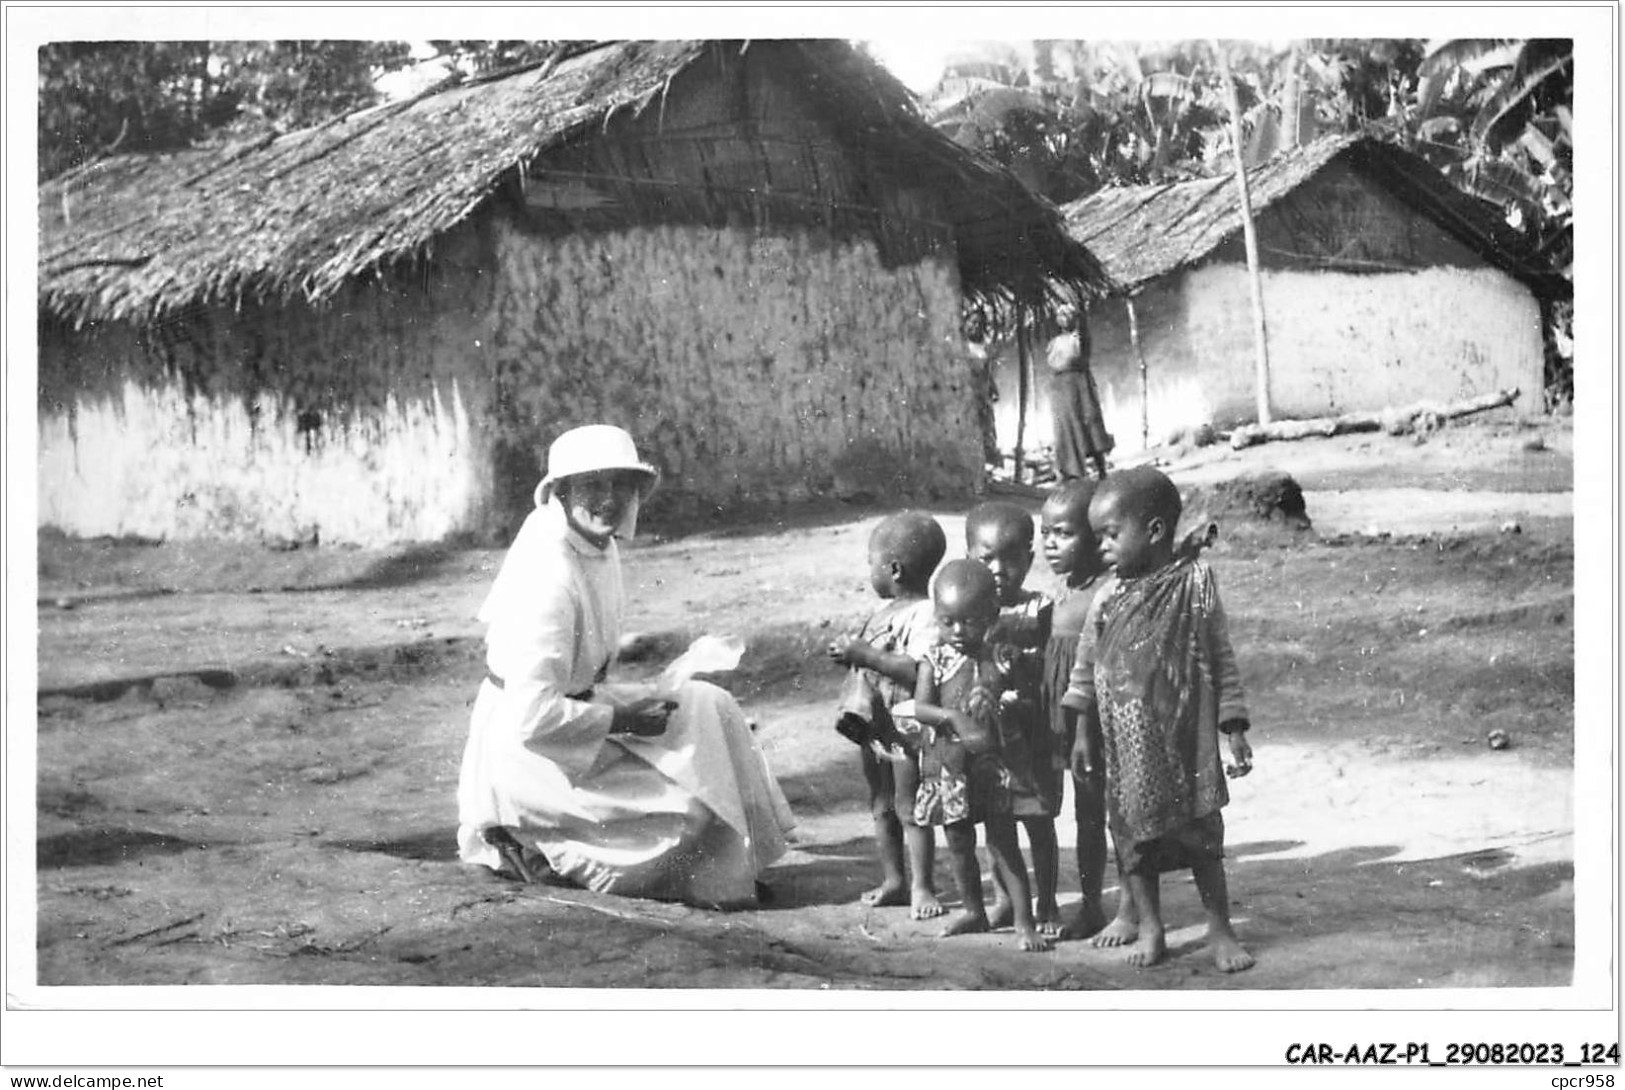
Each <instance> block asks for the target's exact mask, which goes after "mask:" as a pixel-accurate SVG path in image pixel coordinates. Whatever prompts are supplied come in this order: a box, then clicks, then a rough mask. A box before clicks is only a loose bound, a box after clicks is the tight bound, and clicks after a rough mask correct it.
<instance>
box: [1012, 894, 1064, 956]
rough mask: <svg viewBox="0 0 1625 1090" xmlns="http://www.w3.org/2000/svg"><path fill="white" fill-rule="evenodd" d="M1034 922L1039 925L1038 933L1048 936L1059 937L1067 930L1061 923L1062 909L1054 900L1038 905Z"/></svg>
mask: <svg viewBox="0 0 1625 1090" xmlns="http://www.w3.org/2000/svg"><path fill="white" fill-rule="evenodd" d="M1033 923H1034V924H1035V925H1036V926H1037V928H1038V933H1039V934H1040V935H1043V936H1045V937H1046V938H1051V939H1054V938H1059V937H1060V936H1061V935H1062V934H1063V933H1065V931H1066V928H1065V927H1063V926H1062V925H1061V910H1060V908H1059V907H1058V906H1057V905H1056V904H1055V902H1054V901H1051V902H1050V903H1049V904H1040V905H1039V906H1038V908H1037V910H1036V911H1035V912H1034V913H1033ZM1022 949H1026V947H1022Z"/></svg>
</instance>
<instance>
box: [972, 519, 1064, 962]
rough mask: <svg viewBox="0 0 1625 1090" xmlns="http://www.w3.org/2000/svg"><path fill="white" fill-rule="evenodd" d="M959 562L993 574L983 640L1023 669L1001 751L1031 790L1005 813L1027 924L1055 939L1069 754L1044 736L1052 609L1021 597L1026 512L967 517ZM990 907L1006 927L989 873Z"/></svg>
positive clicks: (1037, 595)
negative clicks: (1027, 902)
mask: <svg viewBox="0 0 1625 1090" xmlns="http://www.w3.org/2000/svg"><path fill="white" fill-rule="evenodd" d="M965 555H966V556H968V557H970V558H971V559H972V560H980V561H981V562H982V563H983V564H985V565H987V569H988V571H990V572H992V573H993V581H994V583H995V585H996V586H997V587H998V592H999V620H998V623H997V624H996V625H995V626H994V628H993V631H992V632H990V633H989V634H988V640H989V642H991V643H994V644H1003V645H1007V646H1009V647H1011V648H1013V649H1014V650H1015V651H1016V652H1017V653H1018V655H1017V657H1018V658H1019V659H1021V660H1023V661H1022V663H1021V665H1022V667H1023V669H1021V670H1019V671H1017V672H1016V673H1015V674H1014V675H1013V676H1014V678H1015V680H1016V681H1017V682H1018V683H1019V687H1018V691H1017V698H1016V700H1015V701H1014V702H1012V704H1011V705H1010V707H1009V709H1008V711H1007V714H1008V717H1009V719H1010V721H1011V722H1012V723H1013V724H1014V725H1015V726H1017V727H1018V728H1019V729H1018V730H1016V731H1015V732H1014V734H1013V736H1012V737H1011V738H1010V739H1009V740H1008V743H1007V744H1006V746H1005V748H1004V757H1005V760H1006V761H1007V762H1010V763H1012V764H1017V765H1020V766H1021V767H1022V768H1023V769H1024V771H1025V776H1024V782H1026V783H1030V784H1031V785H1032V786H1033V788H1034V790H1033V791H1032V792H1031V793H1029V794H1026V795H1024V796H1018V797H1015V798H1013V799H1012V800H1011V812H1012V814H1013V815H1014V816H1015V818H1016V820H1017V821H1018V822H1019V823H1020V825H1021V828H1022V829H1023V830H1024V831H1025V832H1026V834H1027V846H1028V847H1029V848H1031V849H1032V855H1033V890H1034V893H1035V894H1036V902H1037V903H1036V906H1035V908H1034V912H1033V916H1034V919H1035V921H1036V922H1037V926H1038V930H1039V931H1040V932H1042V933H1043V934H1046V935H1051V936H1053V935H1059V934H1060V933H1061V912H1060V908H1059V906H1058V905H1057V902H1056V897H1055V891H1056V885H1057V883H1058V881H1059V879H1060V852H1059V850H1058V849H1057V846H1056V838H1055V818H1056V815H1058V814H1059V813H1060V812H1061V795H1062V791H1063V790H1064V785H1065V782H1066V768H1067V759H1068V757H1069V755H1070V752H1071V751H1070V747H1064V746H1063V745H1062V741H1063V739H1062V738H1061V736H1060V735H1058V734H1055V733H1053V732H1052V731H1051V730H1050V725H1049V721H1048V716H1046V715H1045V711H1044V705H1043V702H1042V697H1041V689H1042V685H1041V682H1042V664H1043V654H1044V647H1045V643H1046V641H1047V640H1048V638H1049V630H1050V614H1051V610H1052V607H1053V603H1052V602H1051V601H1050V598H1049V596H1048V595H1046V594H1043V593H1041V592H1039V591H1036V590H1027V589H1026V588H1025V586H1024V584H1025V583H1026V581H1027V573H1028V572H1029V571H1031V570H1032V566H1033V519H1032V516H1031V515H1029V514H1028V513H1027V511H1026V509H1025V508H1023V507H1021V506H1019V505H1018V504H1014V503H1010V502H1009V501H1007V500H990V501H988V502H987V503H982V504H978V505H977V506H976V507H974V508H972V509H971V512H970V514H968V515H967V516H965ZM993 885H994V891H995V899H994V902H993V907H992V908H991V909H989V910H988V917H989V919H990V920H991V921H992V924H993V926H994V927H1005V926H1008V924H1009V923H1010V921H1011V919H1012V914H1011V909H1012V898H1011V896H1010V891H1009V890H1007V889H1005V887H1004V885H1003V884H1002V883H1001V882H1000V881H999V872H998V868H994V871H993Z"/></svg>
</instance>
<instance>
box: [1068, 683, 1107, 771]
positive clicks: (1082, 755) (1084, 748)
mask: <svg viewBox="0 0 1625 1090" xmlns="http://www.w3.org/2000/svg"><path fill="white" fill-rule="evenodd" d="M1063 707H1064V708H1065V714H1066V717H1067V720H1068V725H1069V726H1070V727H1071V728H1072V756H1071V767H1072V774H1073V775H1074V776H1076V777H1077V778H1078V779H1080V780H1081V779H1083V778H1084V777H1086V776H1092V775H1093V774H1094V771H1095V769H1096V768H1098V767H1099V766H1100V754H1098V753H1096V752H1095V736H1096V734H1097V733H1098V732H1099V730H1100V709H1099V707H1097V706H1096V705H1095V704H1094V703H1093V702H1090V704H1089V705H1088V706H1087V707H1085V708H1075V707H1073V706H1071V705H1063Z"/></svg>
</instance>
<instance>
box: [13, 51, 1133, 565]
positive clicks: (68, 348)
mask: <svg viewBox="0 0 1625 1090" xmlns="http://www.w3.org/2000/svg"><path fill="white" fill-rule="evenodd" d="M40 218H41V256H40V275H41V282H40V322H39V332H40V337H39V343H40V357H39V376H40V386H39V425H40V461H39V494H40V519H41V522H42V524H45V525H51V526H55V527H58V528H60V529H62V530H65V531H68V532H70V533H77V534H86V535H92V534H138V535H143V536H148V537H156V538H171V537H198V536H232V537H248V538H252V537H261V538H272V539H282V540H288V539H291V540H294V541H304V540H320V541H323V542H350V543H358V544H381V543H387V542H398V541H410V540H438V539H443V538H446V537H448V536H452V535H475V536H477V537H482V538H484V537H490V538H496V539H500V538H501V537H502V536H503V535H504V534H505V533H507V532H509V531H510V530H511V528H512V527H513V526H515V525H516V524H517V521H518V520H519V518H521V517H522V515H523V513H524V511H525V510H526V509H527V508H528V505H529V502H530V501H529V493H530V489H531V487H532V485H533V484H534V482H535V480H536V479H537V477H538V475H539V473H540V471H541V460H542V457H543V453H544V452H545V449H546V446H547V444H548V443H549V442H550V441H551V440H552V438H553V437H554V436H556V435H557V434H558V433H559V432H561V431H563V430H565V429H567V428H569V427H572V426H574V425H576V424H580V423H584V422H592V421H608V422H613V423H618V424H622V425H624V426H626V427H628V428H630V429H631V430H632V431H633V432H634V433H635V434H636V435H637V436H638V437H639V442H640V449H642V450H643V451H644V452H645V453H646V456H647V457H649V458H651V460H653V461H654V462H656V463H657V464H658V465H659V466H660V467H661V468H662V470H663V471H664V484H663V486H662V488H661V490H660V491H659V492H658V493H657V494H656V499H655V502H654V504H653V505H652V507H651V510H650V512H649V515H650V516H651V517H652V518H656V519H658V518H659V517H660V516H661V515H662V514H664V513H678V514H683V515H688V516H693V515H703V514H704V513H707V512H713V511H717V510H721V509H728V508H734V507H739V506H744V505H758V504H776V503H786V502H795V501H797V500H799V499H803V498H806V497H809V496H814V495H821V494H842V493H849V492H852V491H857V490H865V489H891V490H896V491H898V492H899V493H902V494H909V495H917V496H928V495H932V494H942V493H961V494H962V493H964V492H966V491H969V490H971V489H973V488H975V487H976V486H977V485H978V484H979V481H980V475H981V473H982V471H983V465H982V459H981V440H980V434H979V431H978V411H977V400H976V399H977V396H978V394H979V393H980V390H979V388H978V386H977V383H976V381H975V375H974V373H973V370H972V361H971V359H970V356H969V354H968V353H967V352H966V350H965V347H964V344H963V342H962V339H961V336H960V332H959V330H960V313H961V307H962V304H964V303H965V302H966V300H969V301H971V302H972V303H974V304H977V305H981V306H987V307H993V308H999V307H1009V306H1011V305H1013V304H1014V303H1015V302H1017V301H1021V302H1022V303H1023V304H1024V305H1027V306H1039V307H1042V306H1043V305H1045V303H1046V301H1047V300H1048V299H1049V298H1050V296H1051V295H1052V293H1053V292H1055V291H1056V290H1057V288H1056V286H1057V285H1062V286H1063V287H1064V288H1065V289H1066V290H1069V291H1077V292H1083V293H1088V292H1091V291H1097V290H1099V289H1100V288H1102V287H1103V286H1104V285H1105V283H1106V282H1105V278H1104V276H1103V274H1102V273H1101V271H1100V268H1099V266H1098V264H1097V263H1095V262H1094V261H1093V259H1092V258H1091V257H1090V256H1089V254H1088V252H1087V249H1086V248H1085V247H1083V246H1082V245H1080V244H1078V243H1076V242H1075V241H1073V240H1071V239H1070V238H1069V237H1068V236H1067V235H1066V233H1065V230H1064V224H1063V222H1062V220H1061V218H1060V215H1059V213H1058V211H1057V210H1056V209H1055V208H1054V207H1053V206H1050V205H1048V204H1046V203H1044V202H1043V201H1041V200H1039V199H1038V198H1036V197H1034V196H1033V195H1031V194H1030V193H1029V192H1028V191H1027V190H1026V189H1025V188H1024V187H1023V186H1022V185H1021V184H1020V183H1019V182H1018V181H1017V180H1016V179H1015V178H1014V176H1013V175H1011V174H1009V173H1008V172H1007V171H1005V170H1003V168H1001V167H999V166H998V165H997V164H995V163H993V162H992V161H991V160H988V159H985V158H982V157H979V156H976V155H973V154H970V153H967V152H965V151H964V150H962V149H960V148H958V147H957V146H955V145H954V144H953V143H952V142H951V141H949V140H948V139H947V138H945V137H943V136H942V135H940V134H938V133H937V132H935V131H934V130H932V129H931V128H930V127H929V126H927V125H925V124H924V123H923V122H922V121H921V120H920V119H919V117H918V115H917V113H916V111H915V108H914V106H913V103H912V100H911V99H910V98H909V97H908V95H907V92H906V91H905V90H904V89H903V88H902V87H901V86H900V85H899V84H897V83H896V82H895V81H894V80H892V79H891V78H890V77H889V76H888V75H887V74H886V73H885V72H884V71H883V70H882V69H880V68H878V67H877V66H875V65H873V64H872V63H871V62H869V61H868V60H867V59H865V58H863V57H862V56H861V55H860V54H858V53H856V52H855V51H854V50H852V49H851V48H850V47H849V46H847V45H846V44H844V43H840V42H817V41H756V42H749V43H745V42H717V41H702V42H690V41H685V42H615V43H591V44H588V45H576V46H572V47H569V48H566V49H561V50H560V51H559V52H558V53H557V54H556V55H555V56H553V57H552V58H551V59H550V60H549V61H548V62H546V63H544V64H542V65H538V66H533V67H531V68H528V69H526V70H523V71H518V72H513V73H509V74H505V75H502V76H500V77H497V78H491V79H486V80H481V81H478V82H467V83H460V84H457V85H454V86H442V87H438V88H434V89H431V90H430V91H429V92H426V93H424V94H423V95H421V96H418V97H416V98H414V99H411V100H408V101H405V102H401V103H394V104H389V105H386V106H382V107H378V108H375V109H373V110H369V111H365V112H362V113H358V114H354V115H351V116H348V117H344V118H341V119H338V120H335V121H333V122H331V123H329V124H326V125H323V126H321V127H319V128H316V129H312V130H308V131H304V132H298V133H293V134H287V135H282V136H278V137H276V138H274V139H266V140H262V141H259V142H256V143H253V144H247V145H239V146H233V147H225V148H213V149H196V150H190V151H186V152H183V153H180V154H175V155H169V156H143V157H122V158H116V159H109V160H105V161H102V162H100V163H96V164H93V165H91V166H90V167H88V168H84V169H81V170H78V171H75V172H73V173H71V174H70V175H67V176H64V177H61V178H58V179H56V180H54V181H52V182H51V183H49V184H47V185H45V186H43V187H42V189H41V194H40Z"/></svg>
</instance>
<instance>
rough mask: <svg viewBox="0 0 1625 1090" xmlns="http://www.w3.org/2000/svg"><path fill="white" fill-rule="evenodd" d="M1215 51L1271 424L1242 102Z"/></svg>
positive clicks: (1259, 386)
mask: <svg viewBox="0 0 1625 1090" xmlns="http://www.w3.org/2000/svg"><path fill="white" fill-rule="evenodd" d="M1213 51H1214V52H1215V53H1217V54H1218V57H1219V77H1220V78H1221V79H1223V80H1224V89H1225V94H1226V96H1227V97H1228V98H1229V101H1230V146H1231V147H1232V148H1233V149H1234V150H1235V155H1236V186H1237V188H1238V189H1240V190H1241V234H1242V239H1243V241H1244V242H1245V244H1246V248H1247V276H1248V279H1249V280H1250V281H1251V282H1252V289H1253V293H1252V294H1253V342H1254V347H1255V350H1256V353H1257V355H1256V356H1255V360H1254V368H1253V370H1254V381H1255V384H1256V390H1255V393H1256V396H1257V401H1258V422H1259V423H1260V424H1268V423H1269V422H1270V355H1269V335H1268V332H1267V329H1266V327H1265V324H1264V282H1263V279H1262V277H1261V276H1260V275H1259V272H1258V234H1257V232H1256V231H1255V230H1254V228H1253V208H1252V201H1251V199H1250V198H1249V196H1248V193H1247V164H1246V161H1245V159H1244V158H1243V155H1242V150H1241V149H1242V141H1241V136H1242V134H1241V101H1240V99H1239V97H1238V96H1237V95H1236V82H1235V80H1233V79H1232V78H1231V77H1230V59H1229V57H1228V56H1226V55H1225V52H1224V43H1222V42H1218V41H1215V42H1214V43H1213Z"/></svg>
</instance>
